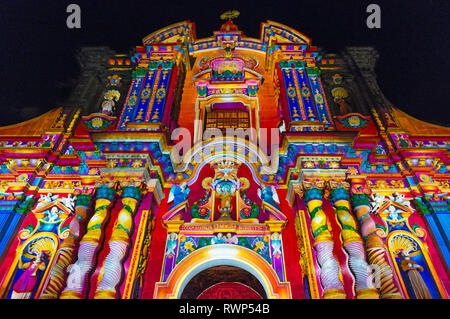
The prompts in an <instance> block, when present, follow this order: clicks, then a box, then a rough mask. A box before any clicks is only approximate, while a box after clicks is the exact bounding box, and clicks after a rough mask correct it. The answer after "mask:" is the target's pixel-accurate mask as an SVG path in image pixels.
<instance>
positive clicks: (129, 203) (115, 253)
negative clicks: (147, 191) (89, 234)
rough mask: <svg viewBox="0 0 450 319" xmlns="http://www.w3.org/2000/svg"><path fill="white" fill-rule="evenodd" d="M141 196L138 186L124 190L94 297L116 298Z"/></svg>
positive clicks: (127, 187)
mask: <svg viewBox="0 0 450 319" xmlns="http://www.w3.org/2000/svg"><path fill="white" fill-rule="evenodd" d="M140 198H141V190H140V188H139V187H137V186H126V187H124V188H123V192H122V204H123V208H122V209H121V210H120V212H119V216H118V217H117V221H116V223H115V225H114V228H113V232H112V235H111V238H110V240H109V249H110V251H109V253H108V255H107V256H106V258H105V262H104V264H103V268H102V270H101V272H100V273H102V274H103V276H102V277H101V279H100V282H99V284H98V286H97V289H96V291H95V296H94V299H115V298H116V297H117V292H116V286H117V284H118V283H119V281H120V278H121V276H122V268H123V267H122V259H123V257H124V256H125V254H126V252H127V250H128V247H129V244H130V231H131V228H132V226H133V214H134V211H135V210H136V207H137V204H138V202H139V200H140Z"/></svg>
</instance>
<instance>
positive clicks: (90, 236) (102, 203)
mask: <svg viewBox="0 0 450 319" xmlns="http://www.w3.org/2000/svg"><path fill="white" fill-rule="evenodd" d="M96 193H97V194H96V201H95V211H94V215H93V216H92V217H91V219H90V220H89V223H88V226H87V232H86V234H85V235H84V236H83V238H82V240H81V242H80V247H79V249H78V260H77V261H76V263H75V264H73V265H72V268H71V271H70V274H69V277H68V278H67V286H66V288H65V289H64V291H63V292H62V294H61V296H60V298H61V299H81V298H83V297H84V294H85V292H86V288H87V279H88V278H87V277H88V275H89V272H90V271H91V270H92V267H93V266H94V259H95V258H94V257H95V253H96V251H97V249H98V245H99V241H100V238H101V235H102V232H103V228H104V224H105V222H106V220H107V217H108V213H109V211H108V208H109V206H110V204H111V202H112V200H113V199H114V197H115V194H116V193H115V190H114V189H113V188H111V187H110V186H107V185H102V186H100V187H98V188H97V191H96Z"/></svg>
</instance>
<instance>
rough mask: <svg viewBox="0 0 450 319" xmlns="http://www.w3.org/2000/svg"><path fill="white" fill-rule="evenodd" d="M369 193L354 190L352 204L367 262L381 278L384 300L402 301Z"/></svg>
mask: <svg viewBox="0 0 450 319" xmlns="http://www.w3.org/2000/svg"><path fill="white" fill-rule="evenodd" d="M368 192H370V190H368V189H366V191H364V189H362V188H359V189H357V188H355V187H353V188H352V196H351V203H352V207H353V212H354V214H355V216H356V218H357V219H358V222H359V225H360V229H361V234H362V237H363V239H364V246H365V248H366V254H367V260H368V262H369V264H371V265H375V266H376V267H375V276H379V283H380V287H379V291H380V294H381V298H383V299H402V296H401V294H400V291H399V290H398V287H397V285H396V283H395V279H394V275H393V273H392V269H391V267H390V266H389V263H388V259H387V255H386V250H385V247H384V242H383V240H382V239H381V238H380V237H379V236H378V235H377V233H376V226H375V221H374V220H373V218H372V216H371V215H370V203H369V196H368Z"/></svg>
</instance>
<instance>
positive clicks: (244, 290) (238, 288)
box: [197, 282, 262, 299]
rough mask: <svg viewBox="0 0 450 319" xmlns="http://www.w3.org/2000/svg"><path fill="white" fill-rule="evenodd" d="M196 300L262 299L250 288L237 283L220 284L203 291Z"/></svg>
mask: <svg viewBox="0 0 450 319" xmlns="http://www.w3.org/2000/svg"><path fill="white" fill-rule="evenodd" d="M197 299H262V297H261V296H260V295H259V294H258V293H257V292H256V291H255V290H253V289H252V288H250V287H249V286H246V285H244V284H241V283H239V282H220V283H218V284H215V285H213V286H211V287H209V288H207V289H206V290H204V291H203V292H202V293H201V294H200V296H198V298H197Z"/></svg>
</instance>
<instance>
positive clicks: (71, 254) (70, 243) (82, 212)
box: [40, 193, 92, 299]
mask: <svg viewBox="0 0 450 319" xmlns="http://www.w3.org/2000/svg"><path fill="white" fill-rule="evenodd" d="M91 200H92V195H91V194H89V193H87V194H79V195H77V199H76V201H75V214H76V215H75V217H74V218H73V219H72V220H71V222H70V225H69V230H70V233H69V236H68V237H67V238H66V239H65V240H64V241H63V242H62V244H61V248H60V249H59V251H58V255H57V256H56V262H55V264H54V265H53V267H52V270H51V272H50V274H49V281H48V284H47V286H46V287H45V289H44V292H43V293H42V295H41V297H40V298H41V299H56V298H58V297H59V295H60V293H61V291H62V290H63V288H64V287H65V284H66V278H67V275H66V274H67V270H68V267H69V265H71V264H72V263H73V262H74V261H75V254H76V250H77V245H78V239H79V236H80V229H81V228H82V227H83V224H84V222H85V220H86V216H87V213H88V209H89V206H90V204H91Z"/></svg>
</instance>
